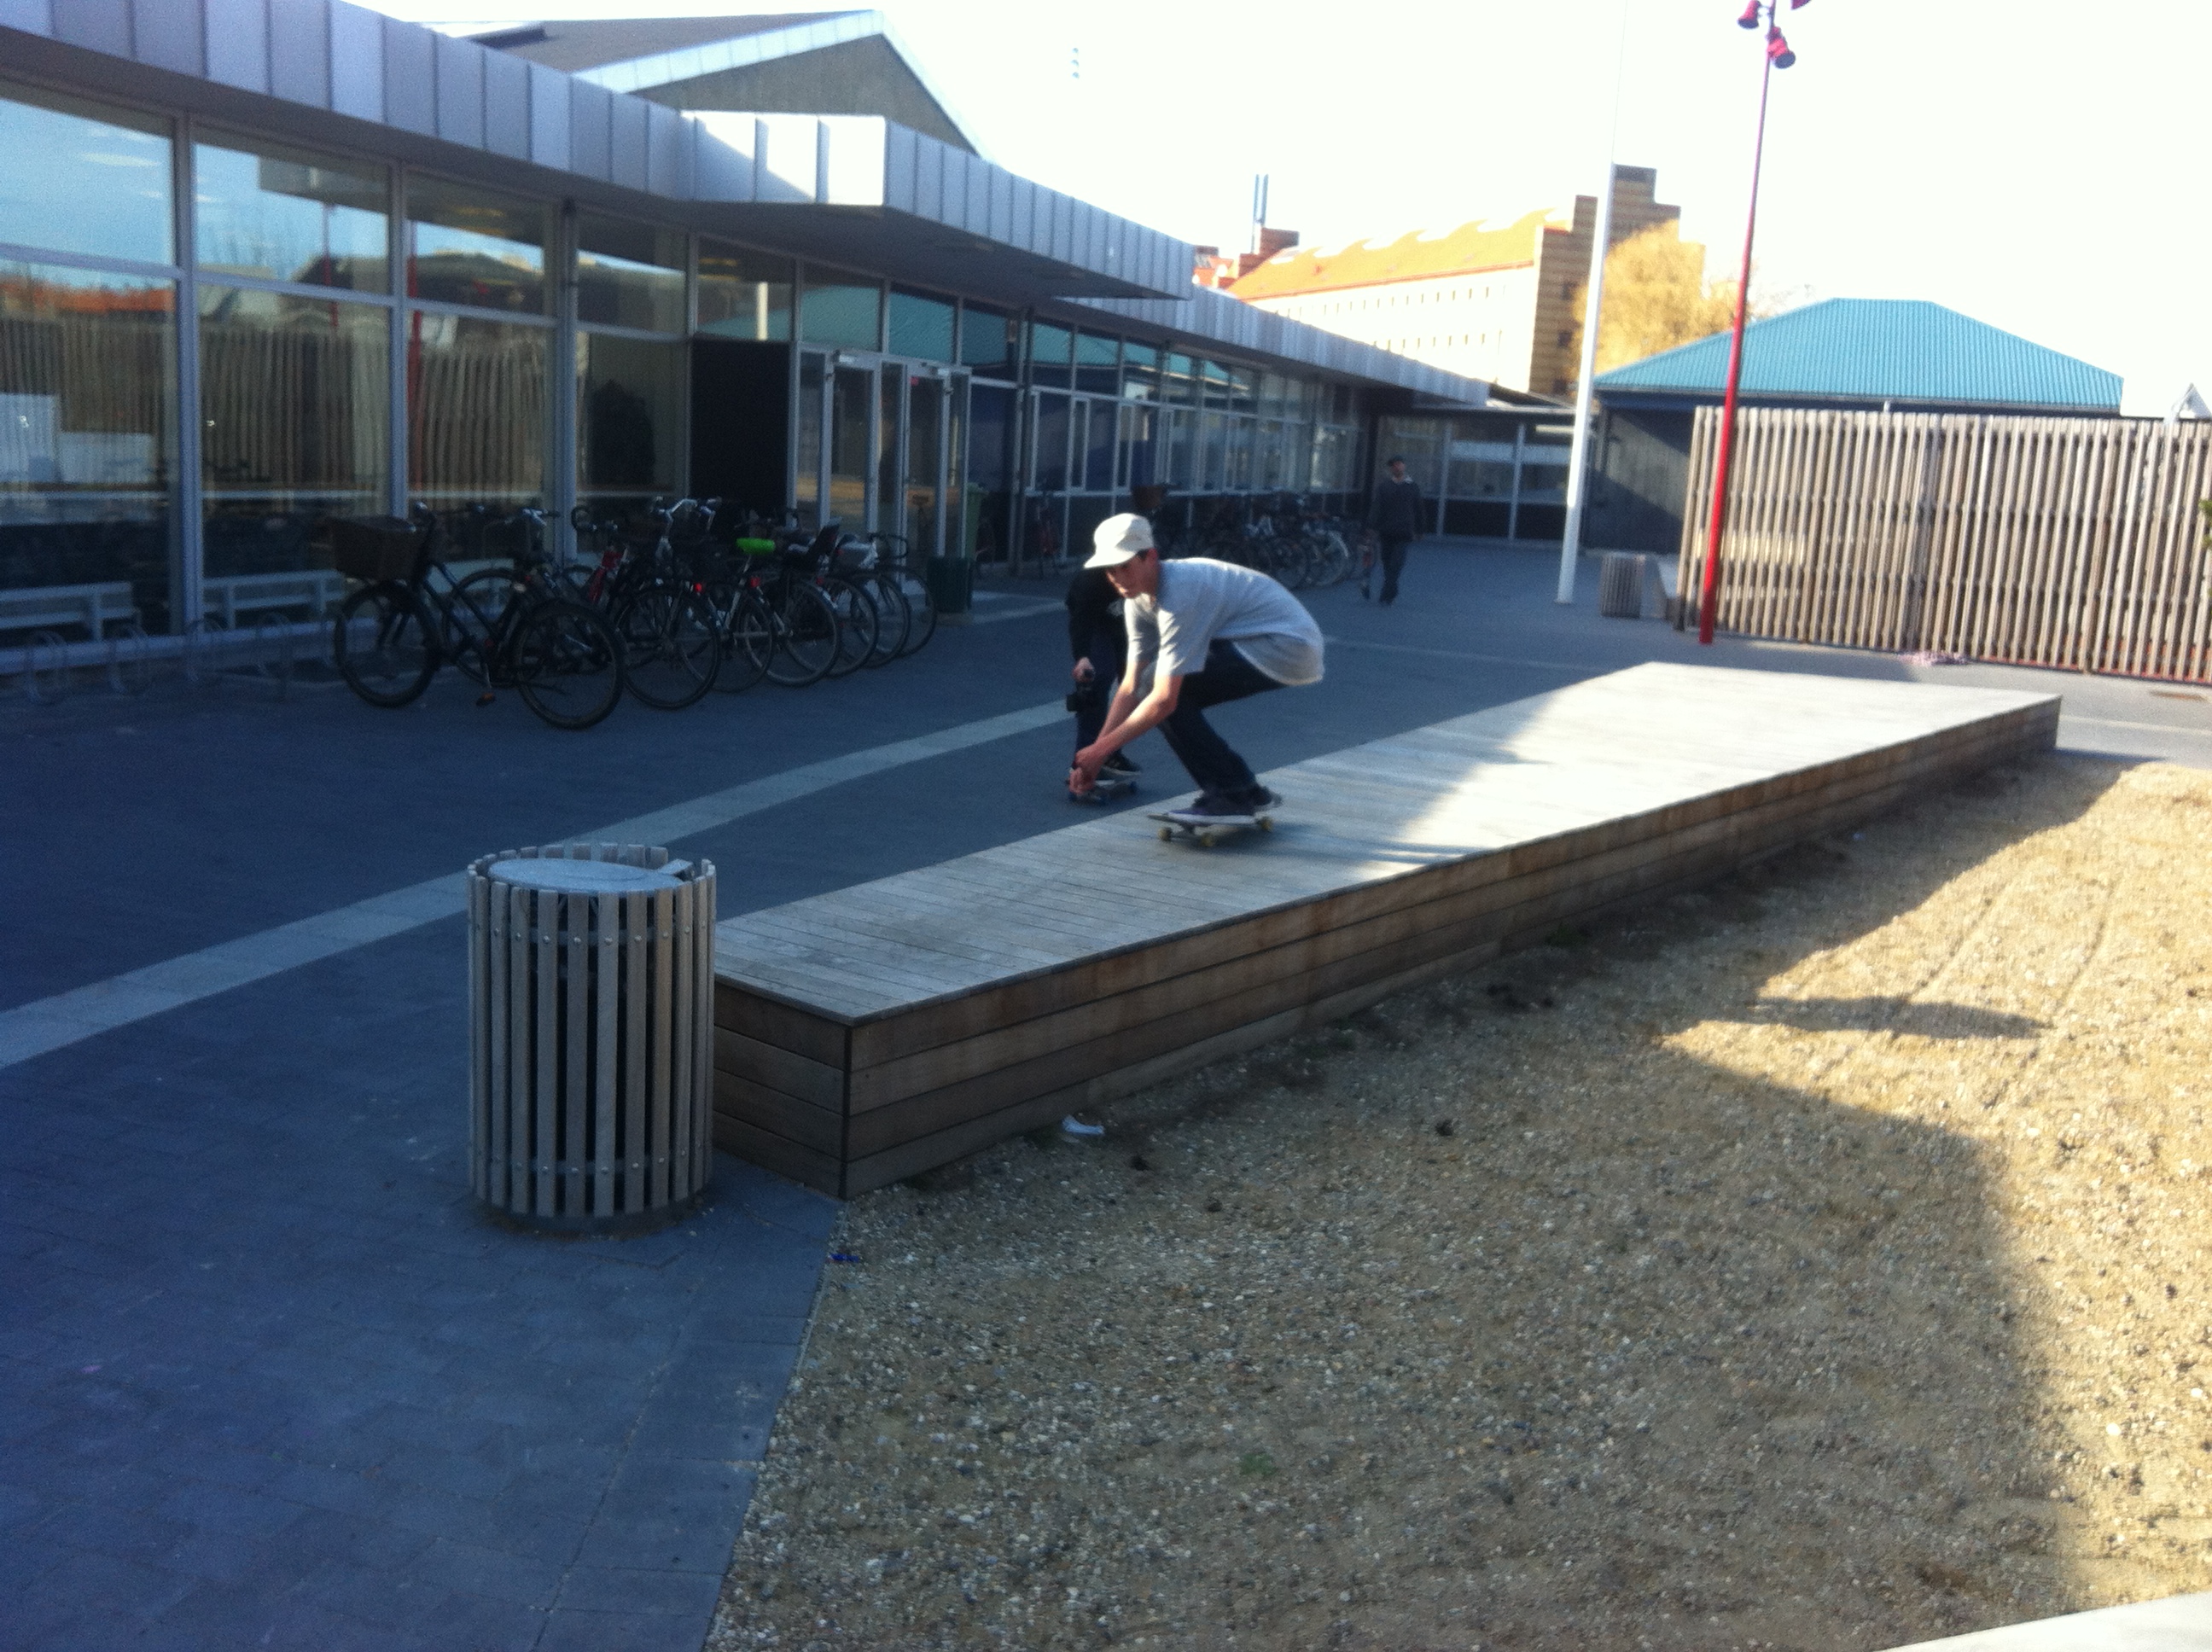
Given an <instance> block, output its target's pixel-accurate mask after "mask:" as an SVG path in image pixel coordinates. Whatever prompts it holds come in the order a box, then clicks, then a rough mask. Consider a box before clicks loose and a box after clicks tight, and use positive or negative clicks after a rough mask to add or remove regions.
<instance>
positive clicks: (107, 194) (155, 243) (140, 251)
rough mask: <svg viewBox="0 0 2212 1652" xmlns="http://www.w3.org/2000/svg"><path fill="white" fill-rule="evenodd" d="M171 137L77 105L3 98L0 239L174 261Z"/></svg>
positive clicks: (118, 114)
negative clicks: (170, 183) (171, 229)
mask: <svg viewBox="0 0 2212 1652" xmlns="http://www.w3.org/2000/svg"><path fill="white" fill-rule="evenodd" d="M34 95H35V96H36V97H37V99H38V100H37V101H36V102H35V103H33V102H27V101H21V100H22V99H26V98H29V97H32V96H34ZM167 131H168V126H167V123H166V122H162V121H156V120H151V119H149V118H146V117H144V116H143V115H135V114H130V113H126V112H124V111H122V110H119V109H109V108H107V107H106V106H103V105H100V104H96V103H82V102H80V101H78V100H76V99H75V98H62V97H50V96H47V95H46V94H31V93H27V92H11V93H10V94H9V96H7V97H5V98H0V155H6V156H7V157H8V162H7V164H6V165H5V166H0V240H9V241H15V242H17V243H19V244H21V245H22V246H50V247H52V248H54V249H56V250H57V251H58V252H88V253H91V254H93V255H94V256H95V257H99V258H140V259H143V260H144V261H145V262H147V263H149V264H167V263H169V262H171V261H172V258H173V247H174V246H175V242H174V241H173V239H172V237H171V234H170V226H171V223H172V222H173V215H172V212H171V210H170V201H169V197H170V189H169V140H168V137H167ZM33 157H35V161H34V160H33Z"/></svg>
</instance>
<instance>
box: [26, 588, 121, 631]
mask: <svg viewBox="0 0 2212 1652" xmlns="http://www.w3.org/2000/svg"><path fill="white" fill-rule="evenodd" d="M137 617H138V604H137V603H136V602H135V601H134V600H132V598H131V585H130V582H129V581H128V580H109V581H106V582H105V583H102V584H100V585H38V586H29V587H27V589H23V590H19V591H0V631H42V630H50V629H52V628H53V627H55V626H58V625H82V627H84V629H86V630H88V631H89V632H90V633H91V634H92V635H93V636H94V637H95V638H100V637H105V636H106V635H107V630H106V628H107V627H109V626H111V625H119V624H122V623H125V622H126V621H133V620H136V619H137Z"/></svg>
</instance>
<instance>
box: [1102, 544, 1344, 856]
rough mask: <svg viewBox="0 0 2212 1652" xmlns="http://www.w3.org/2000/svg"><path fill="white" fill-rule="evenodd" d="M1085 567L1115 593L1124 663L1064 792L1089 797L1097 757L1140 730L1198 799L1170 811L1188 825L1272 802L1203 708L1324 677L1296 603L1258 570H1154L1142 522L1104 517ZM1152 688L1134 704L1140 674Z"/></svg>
mask: <svg viewBox="0 0 2212 1652" xmlns="http://www.w3.org/2000/svg"><path fill="white" fill-rule="evenodd" d="M1091 545H1092V551H1091V560H1090V561H1089V562H1085V564H1084V566H1085V568H1103V569H1105V571H1106V577H1107V578H1108V579H1109V580H1112V581H1113V585H1114V588H1115V590H1116V591H1118V592H1121V612H1122V616H1123V620H1124V623H1126V624H1127V627H1128V632H1129V656H1128V665H1127V669H1126V670H1125V671H1124V672H1123V675H1122V677H1121V685H1120V686H1119V687H1118V688H1116V689H1115V691H1114V701H1113V704H1112V705H1110V706H1109V707H1108V708H1107V711H1106V726H1105V727H1104V729H1103V731H1102V732H1100V734H1099V736H1098V738H1097V739H1095V740H1093V741H1092V742H1091V744H1089V745H1087V746H1085V747H1084V748H1083V749H1082V750H1080V751H1079V752H1077V753H1076V754H1075V767H1074V768H1073V769H1072V770H1070V771H1069V773H1068V777H1067V789H1068V790H1069V791H1071V792H1074V793H1085V792H1088V791H1089V790H1090V789H1091V787H1092V786H1093V785H1094V784H1096V783H1097V779H1098V771H1099V769H1100V768H1102V767H1103V766H1104V764H1105V762H1106V760H1107V759H1108V758H1109V757H1110V756H1113V755H1114V753H1115V752H1116V751H1119V750H1121V748H1122V747H1123V746H1125V745H1127V744H1129V742H1130V741H1132V740H1133V739H1135V738H1137V737H1138V736H1139V734H1142V733H1144V732H1146V731H1147V730H1148V729H1153V728H1157V729H1158V730H1159V731H1160V732H1161V733H1162V734H1163V735H1164V736H1166V738H1167V743H1168V745H1169V746H1170V749H1171V750H1173V751H1174V752H1175V754H1176V757H1177V758H1179V759H1180V760H1181V761H1182V766H1183V767H1184V768H1187V769H1188V770H1189V771H1190V778H1191V780H1192V782H1193V783H1194V784H1195V785H1196V786H1197V787H1198V790H1199V797H1198V801H1197V802H1196V803H1194V804H1193V805H1190V807H1189V808H1188V809H1184V810H1177V811H1175V812H1176V817H1177V818H1187V819H1188V820H1190V821H1192V822H1194V823H1204V822H1206V821H1224V820H1249V819H1250V818H1251V817H1253V815H1254V813H1255V811H1262V810H1267V809H1272V808H1273V807H1274V806H1275V805H1278V804H1279V803H1280V802H1281V801H1282V799H1280V798H1278V797H1277V796H1275V794H1274V793H1272V792H1270V791H1268V790H1267V787H1264V786H1262V785H1261V784H1260V782H1259V780H1257V779H1256V778H1255V776H1254V774H1253V773H1252V769H1251V766H1250V765H1249V763H1247V762H1245V761H1244V759H1243V758H1242V757H1240V756H1237V753H1236V752H1235V751H1233V750H1231V749H1230V746H1229V743H1228V742H1227V741H1225V740H1224V739H1223V738H1221V737H1220V736H1219V735H1218V734H1216V733H1215V732H1213V730H1212V727H1211V726H1208V724H1207V723H1206V710H1207V708H1209V707H1212V706H1219V705H1225V704H1226V703H1227V702H1228V701H1231V700H1242V699H1244V698H1245V697H1247V696H1248V695H1255V694H1261V693H1264V692H1266V691H1267V689H1281V688H1302V687H1304V685H1306V684H1307V683H1318V682H1320V681H1321V676H1322V644H1321V628H1320V627H1319V626H1318V625H1316V624H1315V623H1314V618H1313V616H1312V615H1311V614H1309V613H1308V612H1307V611H1306V610H1305V607H1304V604H1301V603H1300V602H1299V601H1298V600H1297V598H1295V597H1293V596H1291V593H1290V592H1287V591H1285V590H1284V589H1283V587H1282V586H1279V585H1278V584H1277V583H1276V582H1275V581H1274V580H1271V579H1269V578H1268V577H1267V575H1266V574H1257V573H1255V572H1254V571H1253V570H1252V569H1250V568H1239V567H1237V565H1236V564H1235V563H1234V562H1215V561H1213V560H1212V559H1211V558H1210V557H1204V556H1188V557H1182V558H1178V559H1177V560H1176V561H1174V562H1165V563H1164V562H1161V561H1160V555H1159V552H1158V550H1156V549H1155V548H1154V547H1153V544H1152V524H1151V523H1150V522H1148V521H1146V519H1144V518H1143V517H1141V516H1133V515H1129V514H1126V513H1125V514H1123V515H1121V516H1110V517H1109V518H1107V519H1106V520H1104V521H1103V522H1101V523H1100V524H1099V525H1098V527H1097V531H1096V532H1095V533H1094V534H1093V535H1092V536H1091ZM1147 668H1149V669H1150V671H1151V672H1152V688H1151V690H1150V691H1149V692H1147V693H1146V694H1144V695H1143V697H1142V698H1141V699H1140V698H1139V683H1142V682H1143V680H1144V676H1145V672H1146V670H1147Z"/></svg>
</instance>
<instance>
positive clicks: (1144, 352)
mask: <svg viewBox="0 0 2212 1652" xmlns="http://www.w3.org/2000/svg"><path fill="white" fill-rule="evenodd" d="M1159 392H1160V353H1159V352H1158V350H1156V349H1153V348H1152V346H1151V345H1150V344H1139V343H1135V342H1134V341H1133V340H1132V341H1127V342H1125V343H1123V344H1122V346H1121V393H1122V394H1123V395H1124V396H1127V397H1131V398H1134V399H1136V400H1138V401H1150V400H1152V398H1155V397H1157V396H1158V394H1159Z"/></svg>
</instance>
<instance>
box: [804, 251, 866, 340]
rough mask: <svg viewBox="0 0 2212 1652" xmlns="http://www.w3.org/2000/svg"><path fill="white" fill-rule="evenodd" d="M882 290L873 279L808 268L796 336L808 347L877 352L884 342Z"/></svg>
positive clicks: (813, 266)
mask: <svg viewBox="0 0 2212 1652" xmlns="http://www.w3.org/2000/svg"><path fill="white" fill-rule="evenodd" d="M883 302H884V293H883V288H882V287H881V286H880V285H879V284H878V282H876V281H875V280H874V279H873V278H872V277H871V276H855V275H848V274H846V273H845V272H843V271H842V270H824V269H821V268H818V267H817V266H816V265H814V264H809V265H807V267H806V288H805V293H804V294H803V295H801V297H800V299H799V337H801V338H803V339H805V341H806V342H807V343H810V344H842V345H845V346H846V347H847V348H848V349H862V350H872V349H878V348H879V347H880V344H881V342H882V338H883V331H882V326H883Z"/></svg>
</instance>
